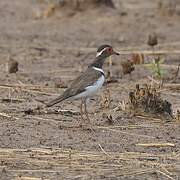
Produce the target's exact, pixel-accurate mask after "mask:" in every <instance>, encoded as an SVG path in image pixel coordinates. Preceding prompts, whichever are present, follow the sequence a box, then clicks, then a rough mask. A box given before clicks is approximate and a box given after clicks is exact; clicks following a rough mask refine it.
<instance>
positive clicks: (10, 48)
mask: <svg viewBox="0 0 180 180" xmlns="http://www.w3.org/2000/svg"><path fill="white" fill-rule="evenodd" d="M116 6H117V10H112V9H103V8H100V9H93V10H88V11H86V12H79V13H77V14H74V15H73V16H70V17H69V16H68V17H67V16H61V15H59V14H55V15H53V16H52V17H49V18H39V19H36V18H35V17H34V13H35V14H36V13H41V12H42V11H43V10H45V8H46V6H45V4H38V3H36V1H35V0H34V1H33V0H32V1H24V0H14V1H13V2H12V1H11V0H6V1H2V0H1V1H0V17H1V18H0V32H1V36H0V63H1V76H0V92H1V97H0V98H1V100H2V102H1V107H0V112H1V114H0V120H1V121H0V125H1V126H0V147H1V149H0V169H1V170H0V179H3V180H6V179H28V178H27V177H31V178H30V179H33V177H34V179H35V180H38V179H41V178H42V179H133V180H134V179H178V177H180V173H179V172H180V152H179V149H180V123H179V121H171V122H166V121H163V120H159V119H151V118H142V117H130V116H129V115H125V114H124V113H123V112H122V111H121V110H117V109H118V108H117V107H118V106H119V102H122V101H124V100H127V95H128V92H129V91H130V89H132V88H133V87H134V86H135V84H136V83H139V84H143V83H147V82H148V83H149V80H148V79H147V75H149V74H150V72H149V71H147V69H145V68H144V67H143V66H138V67H136V71H134V72H133V73H132V79H130V78H129V77H128V76H122V73H121V66H120V62H121V60H123V59H125V58H126V59H127V58H128V57H129V55H122V56H120V57H112V60H113V63H114V64H113V66H112V72H113V76H114V77H115V78H116V79H117V82H114V83H109V84H106V85H105V86H104V87H103V91H102V92H100V93H99V95H102V94H103V92H104V91H105V90H106V89H109V90H110V92H111V100H112V101H111V104H110V107H109V108H106V109H101V108H100V103H101V99H100V96H97V97H94V99H93V100H91V101H90V103H89V111H90V117H91V120H92V123H93V125H94V127H95V132H94V133H92V132H91V131H87V130H83V129H81V128H79V127H78V123H79V119H80V116H79V114H78V111H79V108H78V107H79V105H80V102H79V101H77V102H63V103H61V104H59V105H57V106H55V107H53V108H50V109H49V110H47V109H46V110H47V112H48V113H45V111H43V113H40V114H34V115H25V114H24V112H23V111H24V110H27V109H29V108H34V107H36V106H37V105H39V104H40V103H38V102H37V101H36V100H35V99H47V100H48V99H51V98H54V97H55V96H56V95H58V94H60V93H62V92H63V90H64V88H66V87H67V85H68V82H70V81H71V80H72V79H73V78H74V77H75V76H77V75H78V74H79V73H80V72H81V71H83V70H84V69H85V68H86V67H87V65H88V64H89V63H91V61H92V60H93V58H94V56H95V48H96V47H97V46H99V45H100V44H103V43H108V44H109V43H111V44H112V45H113V46H114V48H115V49H116V50H117V51H120V52H126V51H123V50H129V51H131V50H148V49H149V47H148V46H147V45H146V41H147V35H148V34H149V33H150V32H152V31H155V32H157V34H158V36H159V45H158V46H157V48H156V50H169V51H172V50H178V49H179V48H180V42H179V39H180V34H179V29H180V15H179V11H178V9H177V12H175V14H174V15H172V16H170V15H164V14H163V13H161V12H160V11H159V10H158V9H157V1H156V0H153V1H147V0H146V1H140V0H127V1H116ZM8 56H10V57H11V58H13V59H15V60H17V61H18V62H19V71H18V72H17V73H16V74H8V73H7V72H6V71H5V64H6V62H7V59H8ZM165 57H166V61H165V63H166V64H167V65H168V66H166V67H168V69H167V74H166V80H165V81H166V83H169V84H170V83H172V81H171V80H172V79H171V77H172V76H173V72H174V71H175V68H176V67H177V65H178V63H179V62H180V55H179V54H177V53H176V54H174V53H169V54H166V55H165ZM146 58H147V57H146ZM104 68H105V70H106V72H107V70H108V66H107V64H105V66H104ZM179 82H180V78H179V77H178V78H177V79H176V82H174V83H179ZM179 92H180V90H179V89H169V88H166V89H164V90H163V91H162V96H163V97H164V98H166V99H167V100H168V101H170V102H171V103H172V104H173V110H174V112H176V110H177V109H178V108H179V106H180V101H179V99H180V94H179ZM4 98H11V99H12V101H11V102H7V101H5V100H4ZM58 109H60V110H71V111H73V112H74V113H73V114H71V113H69V112H64V113H60V112H59V113H57V111H58ZM109 115H111V116H112V122H110V121H109V120H108V118H107V116H109ZM139 143H172V144H170V145H171V146H165V147H141V146H137V144H139ZM173 145H174V146H173Z"/></svg>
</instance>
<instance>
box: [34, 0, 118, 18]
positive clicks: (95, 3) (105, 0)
mask: <svg viewBox="0 0 180 180" xmlns="http://www.w3.org/2000/svg"><path fill="white" fill-rule="evenodd" d="M40 2H41V3H42V2H45V3H46V1H45V0H41V1H40ZM101 6H104V7H110V8H115V6H114V3H113V1H112V0H68V1H66V0H56V1H54V0H50V1H48V2H47V8H46V9H45V10H44V11H43V12H36V13H35V17H36V18H40V17H43V18H47V17H50V16H52V15H54V14H55V12H56V11H57V10H60V12H63V14H66V15H68V16H72V15H74V14H75V12H78V11H84V10H87V9H93V8H98V7H101Z"/></svg>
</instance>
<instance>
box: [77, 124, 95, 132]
mask: <svg viewBox="0 0 180 180" xmlns="http://www.w3.org/2000/svg"><path fill="white" fill-rule="evenodd" d="M79 126H80V127H81V128H82V129H83V130H88V131H89V130H90V131H92V132H93V133H95V127H93V125H92V124H82V123H80V125H79Z"/></svg>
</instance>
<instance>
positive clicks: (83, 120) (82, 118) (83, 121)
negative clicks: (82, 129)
mask: <svg viewBox="0 0 180 180" xmlns="http://www.w3.org/2000/svg"><path fill="white" fill-rule="evenodd" d="M83 104H84V101H83V100H81V106H80V115H81V123H80V126H82V124H83V123H85V119H84V117H83Z"/></svg>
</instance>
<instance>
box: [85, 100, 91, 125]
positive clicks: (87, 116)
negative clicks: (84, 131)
mask: <svg viewBox="0 0 180 180" xmlns="http://www.w3.org/2000/svg"><path fill="white" fill-rule="evenodd" d="M84 110H85V115H86V118H87V121H88V123H89V124H91V121H90V118H89V115H88V112H87V99H85V100H84Z"/></svg>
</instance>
